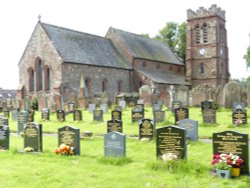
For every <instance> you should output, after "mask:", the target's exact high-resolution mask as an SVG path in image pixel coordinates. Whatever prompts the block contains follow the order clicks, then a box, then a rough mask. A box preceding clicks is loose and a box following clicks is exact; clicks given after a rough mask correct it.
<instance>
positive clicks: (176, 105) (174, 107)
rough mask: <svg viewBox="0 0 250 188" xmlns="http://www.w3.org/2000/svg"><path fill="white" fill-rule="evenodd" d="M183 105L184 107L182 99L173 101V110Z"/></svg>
mask: <svg viewBox="0 0 250 188" xmlns="http://www.w3.org/2000/svg"><path fill="white" fill-rule="evenodd" d="M181 107H182V104H181V101H173V102H172V105H171V111H172V112H173V113H174V112H175V109H177V108H181Z"/></svg>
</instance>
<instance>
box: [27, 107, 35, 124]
mask: <svg viewBox="0 0 250 188" xmlns="http://www.w3.org/2000/svg"><path fill="white" fill-rule="evenodd" d="M34 115H35V111H34V110H29V111H28V116H29V118H28V119H29V120H28V121H29V122H34V121H35V119H34Z"/></svg>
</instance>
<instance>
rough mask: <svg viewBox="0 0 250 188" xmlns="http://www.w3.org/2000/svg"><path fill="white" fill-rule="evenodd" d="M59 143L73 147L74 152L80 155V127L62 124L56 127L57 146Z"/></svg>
mask: <svg viewBox="0 0 250 188" xmlns="http://www.w3.org/2000/svg"><path fill="white" fill-rule="evenodd" d="M61 144H65V145H67V146H70V147H73V148H74V154H75V155H80V129H78V128H75V127H72V126H64V127H62V128H59V129H58V147H59V146H60V145H61Z"/></svg>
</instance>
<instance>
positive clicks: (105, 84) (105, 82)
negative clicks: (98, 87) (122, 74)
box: [102, 78, 108, 92]
mask: <svg viewBox="0 0 250 188" xmlns="http://www.w3.org/2000/svg"><path fill="white" fill-rule="evenodd" d="M107 89H108V80H107V79H106V78H104V79H103V80H102V92H106V91H107Z"/></svg>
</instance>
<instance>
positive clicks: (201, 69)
mask: <svg viewBox="0 0 250 188" xmlns="http://www.w3.org/2000/svg"><path fill="white" fill-rule="evenodd" d="M204 72H205V67H204V63H201V64H200V73H201V74H204Z"/></svg>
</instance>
